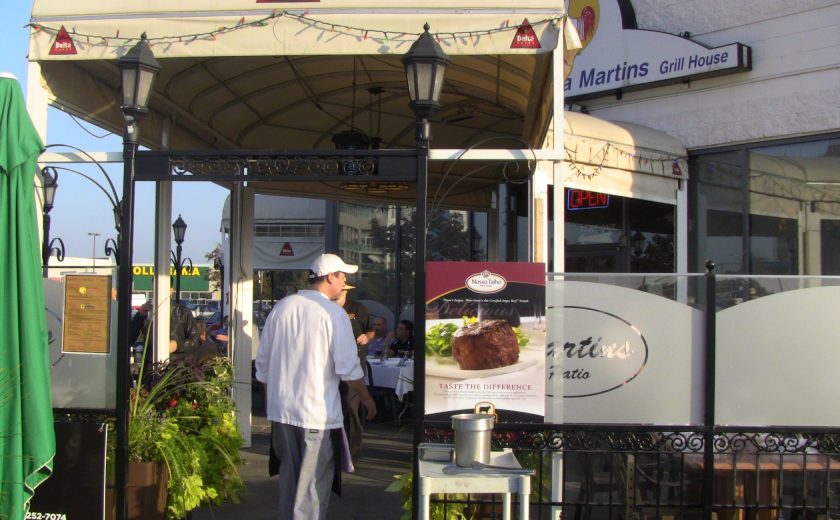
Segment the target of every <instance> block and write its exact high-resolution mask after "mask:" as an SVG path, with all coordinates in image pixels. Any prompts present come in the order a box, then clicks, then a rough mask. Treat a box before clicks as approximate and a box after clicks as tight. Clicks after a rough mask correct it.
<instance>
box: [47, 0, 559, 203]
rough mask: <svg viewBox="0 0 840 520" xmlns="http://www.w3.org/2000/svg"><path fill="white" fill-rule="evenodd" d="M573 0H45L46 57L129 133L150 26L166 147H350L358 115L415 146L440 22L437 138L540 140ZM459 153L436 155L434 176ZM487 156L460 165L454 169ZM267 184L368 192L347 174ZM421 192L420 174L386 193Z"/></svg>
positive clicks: (84, 100)
mask: <svg viewBox="0 0 840 520" xmlns="http://www.w3.org/2000/svg"><path fill="white" fill-rule="evenodd" d="M562 5H563V4H562V2H561V3H559V4H558V2H556V1H547V0H528V1H526V2H524V3H518V4H517V5H516V7H515V8H514V7H510V2H501V1H489V2H488V1H476V0H460V1H459V2H451V1H442V0H433V1H428V0H427V1H424V2H416V3H413V5H405V3H397V4H396V5H395V3H394V2H387V1H384V0H366V1H359V0H321V1H316V2H312V1H308V2H268V1H264V0H262V1H261V0H220V1H215V2H213V3H212V4H211V5H209V6H208V4H205V3H202V4H201V6H200V7H197V4H195V3H194V2H183V1H180V2H179V1H169V0H153V1H147V0H143V1H139V0H133V1H122V2H113V1H105V0H80V1H75V2H66V1H59V0H35V3H34V7H33V12H32V23H31V32H30V34H31V41H30V60H32V61H37V62H38V63H39V65H40V67H41V75H42V83H43V84H44V85H45V88H46V90H47V96H48V98H49V101H50V102H51V103H52V104H53V105H55V106H58V107H60V108H61V109H63V110H66V111H68V112H70V113H72V114H73V115H75V116H77V117H80V118H83V119H86V120H88V121H91V122H92V123H94V124H97V125H99V126H102V127H104V128H108V129H110V130H111V131H113V132H115V133H118V134H121V133H122V129H123V125H124V123H123V118H122V115H121V113H120V110H119V103H120V100H121V95H120V92H119V85H120V77H119V71H118V68H117V59H118V58H119V56H121V55H123V54H124V53H125V52H126V51H127V50H128V49H129V48H131V46H133V45H134V44H135V43H136V42H137V40H138V38H139V37H140V35H141V33H146V34H147V37H148V40H149V43H150V45H151V49H152V51H153V52H154V54H155V56H156V58H157V59H158V61H159V62H160V64H161V71H160V74H159V77H158V79H157V81H156V83H155V87H154V92H153V94H152V97H151V102H150V104H151V112H150V114H149V115H148V116H147V117H146V119H145V120H144V121H143V123H142V127H141V142H142V144H144V145H146V146H148V147H149V148H152V149H164V148H169V149H173V150H178V149H182V150H186V149H194V150H201V149H204V150H206V149H216V150H224V149H272V150H282V149H292V150H300V149H334V148H335V145H334V143H333V142H332V139H333V136H335V135H336V134H338V133H340V132H342V131H347V130H351V129H353V130H357V131H360V132H362V133H364V134H365V135H366V136H367V137H368V138H371V139H372V140H374V141H375V142H378V143H379V147H381V148H410V147H413V146H414V132H415V117H414V115H413V113H412V112H411V110H410V109H409V107H408V92H407V88H406V85H405V74H404V71H403V66H402V63H401V62H400V57H401V56H402V55H403V54H404V53H405V52H407V51H408V49H409V47H410V46H411V44H412V43H413V42H414V41H415V40H416V39H417V37H418V36H419V34H420V33H421V32H422V30H423V25H424V23H426V22H428V23H429V24H430V25H431V31H430V32H431V33H433V34H434V36H435V38H436V39H437V41H438V42H439V43H440V45H441V47H442V48H443V49H444V51H445V52H446V53H447V54H448V55H449V56H450V57H451V58H452V64H451V65H450V66H449V68H448V69H447V73H446V81H445V86H444V90H443V94H442V99H441V105H442V108H441V110H440V111H439V112H438V113H437V114H436V115H435V116H434V118H433V120H432V135H433V141H432V146H433V148H446V149H465V148H469V147H471V146H475V145H476V144H478V143H483V144H480V145H479V146H480V147H483V148H494V149H527V148H529V147H532V148H538V147H539V144H540V143H542V142H543V141H542V139H543V137H544V135H545V131H546V128H547V127H548V124H549V119H550V117H551V113H552V108H551V107H552V104H553V102H554V94H553V87H552V84H553V75H554V73H553V71H552V54H551V53H552V51H554V50H555V49H556V48H557V45H558V40H559V38H558V36H559V34H560V33H561V32H562V30H563V28H564V27H566V25H565V24H564V23H563V22H564V18H563V16H564V12H563V8H562ZM571 30H572V31H573V29H571ZM574 40H575V37H574V36H572V37H571V41H574ZM559 74H561V75H562V71H560V72H559ZM561 83H562V81H558V82H556V84H561ZM164 141H165V142H164ZM446 168H448V166H447V165H446V164H445V163H442V162H441V163H433V164H432V171H431V173H430V182H431V183H432V186H434V183H435V182H436V180H435V179H439V178H440V172H442V171H444V169H446ZM475 168H476V165H475V164H472V165H469V166H466V165H465V166H461V165H458V168H456V169H454V170H453V171H452V172H451V173H450V176H452V177H455V176H457V175H458V174H459V170H460V173H461V174H463V173H466V172H468V171H471V170H475ZM499 169H500V168H493V167H489V166H485V167H484V168H482V171H480V172H473V173H471V174H469V175H468V176H467V177H468V179H466V180H464V181H463V182H462V183H461V185H459V189H458V190H453V192H452V200H451V201H448V204H449V205H460V206H463V207H481V206H484V205H486V204H487V203H488V202H489V192H490V190H492V186H493V185H495V184H496V183H498V182H499V180H500V179H502V175H501V173H500V171H499ZM257 190H258V191H260V192H264V193H286V194H295V193H296V194H299V195H300V194H308V195H309V196H313V195H315V196H324V197H328V198H358V196H359V194H358V193H349V194H346V193H344V192H342V191H341V190H337V189H336V187H335V186H325V187H323V189H321V187H318V186H312V185H308V186H303V187H302V186H301V185H300V184H298V185H295V186H282V185H280V184H278V183H273V184H266V185H263V186H257ZM313 190H314V191H313ZM458 193H460V194H461V196H460V198H459V197H458V196H457V194H458ZM413 197H414V195H413V189H412V190H409V191H407V192H400V193H393V194H390V195H388V194H385V195H384V198H386V199H389V198H390V199H391V200H392V201H406V202H407V201H411V200H413Z"/></svg>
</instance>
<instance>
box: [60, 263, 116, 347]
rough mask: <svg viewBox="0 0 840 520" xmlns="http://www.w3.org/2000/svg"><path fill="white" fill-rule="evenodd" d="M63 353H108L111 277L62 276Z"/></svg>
mask: <svg viewBox="0 0 840 520" xmlns="http://www.w3.org/2000/svg"><path fill="white" fill-rule="evenodd" d="M64 284H65V285H64V335H63V345H62V348H61V350H62V351H63V352H78V353H87V354H107V353H109V352H110V350H111V347H110V331H111V276H110V275H105V276H103V275H79V274H68V275H67V276H66V277H65V278H64Z"/></svg>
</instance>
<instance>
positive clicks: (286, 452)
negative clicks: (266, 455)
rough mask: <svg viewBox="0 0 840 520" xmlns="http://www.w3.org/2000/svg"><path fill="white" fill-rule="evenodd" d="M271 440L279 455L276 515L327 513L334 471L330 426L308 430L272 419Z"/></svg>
mask: <svg viewBox="0 0 840 520" xmlns="http://www.w3.org/2000/svg"><path fill="white" fill-rule="evenodd" d="M272 425H273V426H274V428H273V435H272V437H271V442H272V444H273V445H274V451H275V452H276V453H277V456H278V458H279V459H280V468H279V473H278V477H279V486H280V503H279V518H281V519H294V520H314V519H316V518H317V519H319V520H323V519H325V518H326V517H327V507H328V506H329V500H330V488H331V487H332V483H333V476H334V471H335V450H334V449H333V444H332V440H331V438H330V430H310V429H308V428H299V427H297V426H291V425H288V424H283V423H278V422H273V421H272Z"/></svg>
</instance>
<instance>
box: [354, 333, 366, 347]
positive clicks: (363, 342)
mask: <svg viewBox="0 0 840 520" xmlns="http://www.w3.org/2000/svg"><path fill="white" fill-rule="evenodd" d="M367 344H368V337H367V334H359V337H358V338H356V345H359V346H360V347H363V346H365V345H367Z"/></svg>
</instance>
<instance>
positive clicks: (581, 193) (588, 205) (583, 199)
mask: <svg viewBox="0 0 840 520" xmlns="http://www.w3.org/2000/svg"><path fill="white" fill-rule="evenodd" d="M608 207H610V196H609V195H607V194H606V193H597V192H594V191H587V190H568V191H567V192H566V208H567V209H569V211H579V210H582V209H598V208H608Z"/></svg>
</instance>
